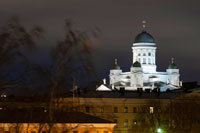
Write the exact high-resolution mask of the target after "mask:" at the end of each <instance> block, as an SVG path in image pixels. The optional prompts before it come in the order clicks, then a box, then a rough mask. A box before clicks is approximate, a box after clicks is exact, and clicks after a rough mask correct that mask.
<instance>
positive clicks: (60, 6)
mask: <svg viewBox="0 0 200 133" xmlns="http://www.w3.org/2000/svg"><path fill="white" fill-rule="evenodd" d="M199 5H200V1H199V0H98V1H97V0H1V1H0V18H1V19H0V24H2V23H3V22H5V21H6V20H7V19H8V18H10V17H11V16H13V15H18V16H19V17H20V18H21V21H22V23H23V24H24V25H25V26H27V27H29V26H32V25H33V24H37V25H40V26H42V27H44V28H45V30H46V39H45V40H44V41H42V42H40V45H41V46H42V50H40V51H39V52H38V54H37V57H38V56H41V57H40V58H36V59H37V62H45V61H46V57H47V52H48V50H49V49H50V47H52V46H53V45H55V42H56V39H61V38H63V35H64V30H63V25H64V19H65V18H70V19H71V20H72V21H73V22H75V25H76V26H77V28H79V29H82V30H93V29H94V28H95V27H98V28H99V29H100V30H101V32H102V33H101V34H100V35H99V41H94V42H95V43H94V44H92V46H91V47H92V50H93V60H94V62H95V65H96V71H97V73H98V74H99V76H100V78H104V77H107V75H108V73H109V69H110V67H111V66H112V64H113V63H114V58H118V60H119V65H120V66H121V68H122V69H123V71H128V70H129V68H130V66H131V61H132V51H131V46H132V43H133V42H134V38H135V36H136V35H137V34H138V33H140V32H141V29H142V28H141V22H142V20H146V21H147V31H148V32H149V33H151V35H152V36H153V37H154V38H155V41H156V43H157V68H158V70H159V71H165V69H166V68H167V66H168V64H169V63H170V59H171V57H174V58H175V63H176V64H177V65H178V67H179V69H180V73H181V79H182V80H183V81H200V78H199V74H200V69H199V68H200V63H199V62H200V59H199V57H200V52H199V51H200V39H199V38H200V37H199V36H200V25H199V24H200V16H199V13H200V8H199ZM44 51H46V52H44ZM44 53H46V55H45V54H44ZM34 56H36V55H34ZM38 59H39V60H38Z"/></svg>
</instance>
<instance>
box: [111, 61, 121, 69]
mask: <svg viewBox="0 0 200 133" xmlns="http://www.w3.org/2000/svg"><path fill="white" fill-rule="evenodd" d="M112 70H120V66H119V65H118V64H117V59H115V64H114V65H113V67H112Z"/></svg>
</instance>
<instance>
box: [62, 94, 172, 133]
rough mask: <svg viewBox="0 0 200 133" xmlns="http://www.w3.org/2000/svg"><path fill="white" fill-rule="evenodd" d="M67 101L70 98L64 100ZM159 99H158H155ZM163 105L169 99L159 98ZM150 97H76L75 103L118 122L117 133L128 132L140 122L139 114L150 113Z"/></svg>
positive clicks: (90, 112)
mask: <svg viewBox="0 0 200 133" xmlns="http://www.w3.org/2000/svg"><path fill="white" fill-rule="evenodd" d="M64 101H65V102H66V103H67V102H69V101H71V99H70V98H66V99H65V100H64ZM155 101H157V100H155ZM159 102H160V103H161V104H162V105H165V104H168V103H169V100H167V99H162V100H159ZM147 103H149V100H148V99H134V98H75V99H74V105H75V106H79V107H80V111H81V112H84V113H88V114H90V115H94V116H98V117H100V118H103V119H107V120H110V121H113V122H116V123H117V125H116V127H115V132H116V133H118V132H119V133H127V132H128V131H129V130H130V129H133V128H134V126H135V125H136V124H137V123H138V121H139V120H138V119H137V116H138V114H140V115H141V114H145V113H149V111H150V106H149V107H147V106H146V105H147Z"/></svg>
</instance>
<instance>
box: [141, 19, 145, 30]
mask: <svg viewBox="0 0 200 133" xmlns="http://www.w3.org/2000/svg"><path fill="white" fill-rule="evenodd" d="M142 27H143V29H145V28H146V21H145V20H143V21H142Z"/></svg>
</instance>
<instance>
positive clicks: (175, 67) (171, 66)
mask: <svg viewBox="0 0 200 133" xmlns="http://www.w3.org/2000/svg"><path fill="white" fill-rule="evenodd" d="M168 69H177V66H176V64H175V63H174V58H172V61H171V64H170V65H169V66H168Z"/></svg>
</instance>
